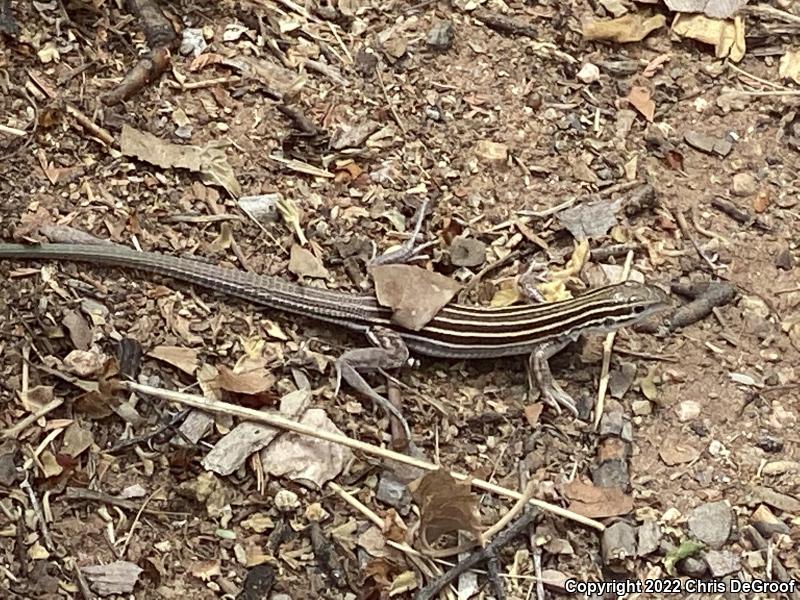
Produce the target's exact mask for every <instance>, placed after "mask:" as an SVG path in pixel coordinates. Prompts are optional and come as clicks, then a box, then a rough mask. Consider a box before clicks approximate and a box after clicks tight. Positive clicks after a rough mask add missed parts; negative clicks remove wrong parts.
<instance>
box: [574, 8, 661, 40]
mask: <svg viewBox="0 0 800 600" xmlns="http://www.w3.org/2000/svg"><path fill="white" fill-rule="evenodd" d="M666 23H667V19H666V17H664V15H654V16H652V17H646V16H645V15H643V14H642V13H631V14H627V15H625V16H622V17H619V18H617V19H608V20H602V21H592V22H590V23H585V24H584V25H583V37H585V38H586V39H587V40H607V41H611V42H618V43H621V44H623V43H627V42H640V41H642V40H643V39H644V38H646V37H647V36H648V34H650V33H652V32H653V31H655V30H656V29H659V28H660V27H663V26H664V25H666Z"/></svg>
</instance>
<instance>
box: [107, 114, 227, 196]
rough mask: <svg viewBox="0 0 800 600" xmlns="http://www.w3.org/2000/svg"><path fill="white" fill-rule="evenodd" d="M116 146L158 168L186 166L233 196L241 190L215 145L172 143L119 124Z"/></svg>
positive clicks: (223, 155) (127, 154)
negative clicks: (120, 130) (118, 139)
mask: <svg viewBox="0 0 800 600" xmlns="http://www.w3.org/2000/svg"><path fill="white" fill-rule="evenodd" d="M119 145H120V150H121V151H122V154H124V155H125V156H133V157H134V158H138V159H139V160H143V161H145V162H148V163H150V164H152V165H156V166H157V167H161V168H162V169H173V168H177V169H188V170H189V171H192V172H193V173H199V174H200V177H201V178H202V180H203V182H204V183H208V184H214V185H219V186H222V187H223V188H225V190H227V192H228V193H229V194H230V195H231V196H233V197H234V198H236V197H238V196H239V195H240V194H241V193H242V190H241V187H240V186H239V182H238V181H237V180H236V175H235V174H234V172H233V169H232V168H231V166H230V164H228V159H227V157H226V156H225V152H224V151H223V150H221V149H219V148H213V147H211V146H206V147H203V148H201V147H198V146H190V145H184V144H173V143H172V142H168V141H166V140H162V139H161V138H159V137H156V136H154V135H153V134H151V133H147V132H145V131H139V130H137V129H134V128H133V127H130V126H129V125H123V126H122V136H121V137H120V141H119Z"/></svg>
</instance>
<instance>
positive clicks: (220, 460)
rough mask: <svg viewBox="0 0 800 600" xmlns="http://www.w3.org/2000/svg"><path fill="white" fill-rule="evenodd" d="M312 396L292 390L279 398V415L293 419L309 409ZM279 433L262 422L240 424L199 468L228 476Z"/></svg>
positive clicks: (207, 455)
mask: <svg viewBox="0 0 800 600" xmlns="http://www.w3.org/2000/svg"><path fill="white" fill-rule="evenodd" d="M310 401H311V393H310V392H309V391H308V390H295V391H293V392H289V393H288V394H286V395H285V396H284V397H283V398H281V408H280V413H281V416H283V417H285V418H287V419H292V420H296V419H297V418H298V417H299V416H300V415H302V414H303V413H304V412H305V411H306V409H307V408H308V404H309V402H310ZM280 434H281V430H279V429H276V428H274V427H270V426H269V425H267V424H265V423H259V422H253V421H243V422H241V423H239V424H238V425H236V427H234V428H233V429H232V430H231V431H230V432H229V433H227V434H226V435H224V436H223V437H222V438H220V440H219V441H218V442H217V443H216V444H214V447H213V448H212V449H211V451H210V452H209V453H208V454H206V456H205V458H203V461H202V465H203V468H205V469H206V470H207V471H213V472H214V473H217V474H218V475H222V476H227V475H230V474H231V473H233V472H234V471H235V470H236V469H238V468H239V467H241V466H242V465H243V464H244V463H245V461H246V460H247V458H248V457H249V456H250V455H252V454H253V453H255V452H258V451H259V450H261V449H262V448H265V447H266V446H267V445H268V444H270V443H271V442H272V441H273V440H274V439H275V438H276V437H277V436H278V435H280Z"/></svg>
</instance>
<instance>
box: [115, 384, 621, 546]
mask: <svg viewBox="0 0 800 600" xmlns="http://www.w3.org/2000/svg"><path fill="white" fill-rule="evenodd" d="M120 385H121V386H122V387H123V388H125V389H127V390H129V391H131V392H137V393H140V394H146V395H148V396H153V397H155V398H162V399H164V400H169V401H171V402H178V403H180V404H184V405H186V406H191V407H193V408H199V409H200V410H206V411H210V412H215V413H224V414H228V415H231V416H235V417H240V418H242V419H247V420H248V421H257V422H260V423H266V424H268V425H271V426H273V427H278V428H280V429H284V430H286V431H292V432H294V433H298V434H300V435H308V436H311V437H314V438H316V439H320V440H325V441H328V442H332V443H334V444H341V445H342V446H347V447H348V448H352V449H353V450H357V451H359V452H364V453H365V454H368V455H371V456H378V457H380V458H385V459H389V460H394V461H397V462H399V463H403V464H406V465H411V466H412V467H418V468H420V469H424V470H426V471H438V470H439V469H440V468H441V466H440V465H436V464H434V463H432V462H429V461H427V460H422V459H419V458H414V457H413V456H407V455H405V454H401V453H399V452H393V451H392V450H387V449H386V448H380V447H378V446H373V445H372V444H367V443H366V442H362V441H360V440H356V439H353V438H349V437H347V436H346V435H342V434H339V433H332V432H330V431H324V430H320V429H315V428H313V427H309V426H308V425H304V424H302V423H298V422H297V421H292V420H291V419H287V418H285V417H282V416H280V415H276V414H270V413H266V412H264V411H260V410H254V409H251V408H247V407H244V406H237V405H235V404H229V403H227V402H219V401H217V400H212V399H210V398H204V397H203V396H195V395H192V394H187V393H184V392H176V391H172V390H165V389H162V388H157V387H153V386H150V385H142V384H140V383H135V382H132V381H126V382H122V383H120ZM450 475H451V476H452V477H453V478H455V479H457V480H459V481H468V482H469V483H470V484H471V485H473V486H474V487H476V488H478V489H480V490H483V491H486V492H491V493H492V494H498V495H500V496H505V497H506V498H512V499H514V500H519V499H520V498H522V494H521V493H520V492H517V491H515V490H511V489H508V488H504V487H502V486H499V485H496V484H494V483H490V482H488V481H485V480H483V479H477V478H473V477H469V476H468V475H465V474H463V473H458V472H454V471H451V472H450ZM530 504H531V505H533V506H535V507H537V508H540V509H542V510H545V511H548V512H551V513H553V514H555V515H558V516H560V517H563V518H566V519H570V520H573V521H576V522H578V523H581V524H583V525H586V526H588V527H592V528H594V529H597V530H598V531H603V530H605V525H603V524H602V523H600V522H599V521H595V520H594V519H589V518H587V517H584V516H583V515H579V514H577V513H574V512H572V511H569V510H566V509H564V508H561V507H560V506H557V505H555V504H550V503H549V502H544V501H542V500H535V499H532V500H530Z"/></svg>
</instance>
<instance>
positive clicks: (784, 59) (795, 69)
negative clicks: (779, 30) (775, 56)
mask: <svg viewBox="0 0 800 600" xmlns="http://www.w3.org/2000/svg"><path fill="white" fill-rule="evenodd" d="M778 74H779V75H780V76H781V77H782V78H783V79H791V80H792V81H794V82H795V83H797V84H800V50H787V51H786V54H784V55H783V56H781V62H780V64H779V65H778Z"/></svg>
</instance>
